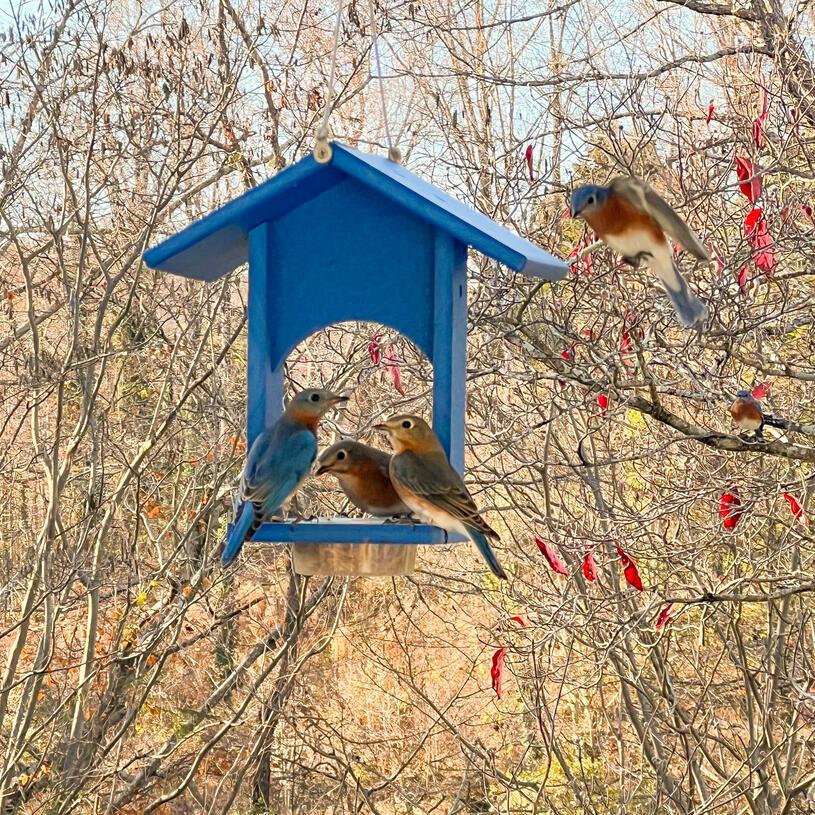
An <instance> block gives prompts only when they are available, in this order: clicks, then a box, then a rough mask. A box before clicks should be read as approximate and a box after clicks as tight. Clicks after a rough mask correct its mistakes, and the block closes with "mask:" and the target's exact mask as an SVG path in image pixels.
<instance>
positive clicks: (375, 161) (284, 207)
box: [144, 142, 567, 281]
mask: <svg viewBox="0 0 815 815" xmlns="http://www.w3.org/2000/svg"><path fill="white" fill-rule="evenodd" d="M332 152H333V155H332V158H331V161H330V162H329V163H327V164H318V163H317V162H316V161H315V160H314V159H313V158H312V157H311V156H308V157H306V158H304V159H302V160H301V161H299V162H298V163H297V164H294V165H292V166H291V167H288V168H287V169H285V170H283V171H281V172H279V173H278V174H277V175H275V176H274V177H273V178H270V179H269V180H268V181H265V182H264V183H263V184H260V185H259V186H257V187H255V188H254V189H252V190H249V192H247V193H245V194H244V195H242V196H241V197H240V198H237V199H235V200H234V201H231V202H230V203H228V204H226V205H224V206H222V207H221V208H220V209H217V210H216V211H215V212H213V213H211V214H210V215H207V216H205V217H203V218H201V219H200V220H198V221H196V222H194V223H193V224H191V225H190V226H188V227H187V228H186V229H184V230H182V231H181V232H179V233H177V234H176V235H174V236H173V237H171V238H168V239H167V240H166V241H164V242H163V243H160V244H159V245H158V246H154V247H153V248H152V249H150V250H149V251H147V252H146V253H145V255H144V259H145V262H146V263H147V265H148V266H150V267H152V268H154V269H160V270H162V271H165V272H171V273H173V274H178V275H183V276H184V277H191V278H195V279H197V280H208V281H209V280H216V279H217V278H219V277H221V276H223V275H225V274H227V272H231V271H232V270H233V269H235V268H236V267H238V266H240V265H241V264H242V263H245V262H246V261H247V259H248V246H249V241H248V233H249V230H251V229H252V228H253V227H255V226H257V225H258V224H261V223H263V222H268V221H274V220H276V219H277V218H279V217H280V216H281V215H283V214H285V213H286V212H289V211H291V210H293V209H295V208H296V207H299V206H300V205H302V204H304V203H306V202H307V201H308V200H310V199H311V198H314V197H315V196H317V195H320V194H321V193H323V192H325V190H327V189H328V188H329V187H332V186H334V185H336V184H339V183H341V182H342V181H345V180H346V179H347V178H349V177H350V178H352V179H354V180H355V181H356V182H358V183H360V184H362V185H364V186H367V187H370V188H371V189H372V190H375V191H376V192H378V193H380V194H381V195H383V196H384V197H385V198H387V199H390V200H391V201H393V202H394V203H395V204H396V205H398V206H401V207H404V208H405V209H406V210H409V211H410V212H411V213H413V214H414V215H416V216H417V217H419V218H421V219H423V220H425V221H428V222H430V223H431V224H433V225H434V226H435V227H436V228H438V229H442V230H444V231H446V232H448V233H449V234H450V235H451V236H452V237H454V238H455V239H456V240H457V241H459V242H460V243H463V244H466V245H468V246H472V247H473V248H474V249H476V250H478V251H479V252H481V253H482V254H484V255H487V257H490V258H493V259H494V260H497V261H498V262H500V263H503V264H504V265H506V266H508V267H509V268H510V269H512V270H514V271H516V272H522V273H523V274H525V275H529V276H531V277H541V278H544V279H545V280H561V279H563V278H564V277H565V276H566V273H567V266H566V265H565V264H564V263H563V262H562V261H560V260H557V259H556V258H554V257H553V256H552V255H550V254H549V253H548V252H545V251H544V250H543V249H541V248H540V247H538V246H535V245H534V244H532V243H530V242H529V241H527V240H524V239H523V238H521V237H519V236H518V235H516V234H514V233H513V232H510V231H509V230H508V229H506V228H505V227H503V226H501V225H500V224H497V223H496V222H495V221H493V220H491V219H490V218H488V217H487V216H486V215H483V214H482V213H480V212H477V211H476V210H474V209H472V208H471V207H468V206H466V205H465V204H462V203H461V202H460V201H457V200H456V199H455V198H452V197H451V196H449V195H447V193H445V192H442V191H441V190H439V189H437V188H436V187H434V186H433V185H431V184H428V183H427V182H426V181H422V179H421V178H419V177H418V176H415V175H414V174H413V173H411V172H409V171H408V170H406V169H405V168H404V167H402V166H400V165H399V164H395V163H394V162H392V161H390V160H389V159H387V158H384V157H381V156H376V155H371V154H368V153H360V152H359V151H357V150H353V149H351V148H350V147H345V146H344V145H341V144H337V143H336V142H334V143H333V144H332ZM315 228H317V229H318V228H319V224H315ZM303 239H304V240H311V239H312V238H310V237H309V236H304V237H303Z"/></svg>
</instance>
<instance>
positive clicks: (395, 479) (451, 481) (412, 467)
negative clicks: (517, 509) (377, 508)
mask: <svg viewBox="0 0 815 815" xmlns="http://www.w3.org/2000/svg"><path fill="white" fill-rule="evenodd" d="M374 427H375V428H376V429H377V430H384V431H385V432H386V433H387V434H388V435H389V436H390V440H391V445H392V446H393V450H394V455H393V457H392V458H391V464H390V477H391V482H392V483H393V486H394V488H395V490H396V492H397V493H398V495H399V497H400V498H401V499H402V501H404V502H405V504H407V506H408V507H410V509H411V511H412V512H413V513H414V514H415V515H416V516H417V517H418V518H419V519H420V520H422V521H424V522H425V523H429V524H433V525H434V526H438V527H441V528H442V529H444V530H445V531H447V532H454V533H457V534H460V535H466V536H467V537H468V538H469V539H470V540H471V541H472V542H473V543H474V544H475V545H476V547H477V548H478V551H479V552H480V553H481V555H482V557H483V558H484V560H486V561H487V565H488V566H489V567H490V569H491V570H492V573H493V574H494V575H495V576H496V577H499V578H501V579H502V580H506V579H507V575H506V572H505V571H504V570H503V568H502V567H501V564H500V563H499V562H498V558H497V557H496V556H495V552H493V551H492V547H491V546H490V543H489V539H492V540H498V533H497V532H496V531H495V530H494V529H492V528H491V527H490V525H489V524H488V523H487V522H486V521H485V520H484V519H483V518H482V517H481V515H480V514H479V512H478V507H476V505H475V502H474V501H473V499H472V496H471V495H470V493H469V492H468V491H467V487H466V486H464V481H462V479H461V476H460V475H459V474H458V473H457V472H456V471H455V470H454V469H453V467H452V466H451V464H450V462H449V460H448V459H447V455H446V454H445V452H444V448H443V447H442V446H441V442H440V441H439V439H438V436H436V434H435V433H434V432H433V430H432V429H431V428H430V427H429V425H428V424H427V422H426V421H425V420H424V419H422V418H421V417H419V416H412V415H410V414H400V415H398V416H391V418H390V419H388V420H387V421H385V422H383V423H382V424H378V425H374Z"/></svg>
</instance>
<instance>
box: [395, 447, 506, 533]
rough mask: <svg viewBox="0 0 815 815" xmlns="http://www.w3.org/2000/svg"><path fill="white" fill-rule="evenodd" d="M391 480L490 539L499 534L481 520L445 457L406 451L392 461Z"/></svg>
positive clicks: (459, 477)
mask: <svg viewBox="0 0 815 815" xmlns="http://www.w3.org/2000/svg"><path fill="white" fill-rule="evenodd" d="M391 480H394V481H396V483H397V484H398V485H399V486H401V487H403V488H404V489H406V490H408V491H410V492H412V493H413V494H414V495H416V496H418V497H419V498H423V499H424V500H426V501H428V502H429V503H431V504H433V506H436V507H438V508H439V509H441V510H442V511H443V512H446V513H447V514H448V515H452V516H453V517H454V518H456V519H457V520H459V521H461V522H462V523H463V524H465V525H466V526H469V527H472V528H473V529H476V530H478V531H479V532H483V533H484V534H485V535H487V536H488V537H490V538H497V537H498V533H497V532H496V531H495V530H494V529H493V528H492V527H491V526H489V524H487V522H486V521H485V520H484V519H483V518H482V517H481V515H480V514H479V512H478V507H477V506H476V505H475V501H473V499H472V497H471V496H470V493H469V492H468V491H467V487H466V486H465V485H464V482H463V481H462V480H461V476H460V475H459V474H458V473H457V472H456V471H455V470H454V469H453V468H452V467H451V466H450V462H448V461H447V458H446V456H444V454H430V455H423V456H419V455H417V454H416V453H413V452H410V451H406V452H404V453H399V455H396V456H394V457H393V459H392V462H391Z"/></svg>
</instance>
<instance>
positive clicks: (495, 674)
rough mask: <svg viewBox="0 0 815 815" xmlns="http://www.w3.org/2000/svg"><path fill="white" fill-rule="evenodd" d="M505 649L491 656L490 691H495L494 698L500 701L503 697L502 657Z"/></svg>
mask: <svg viewBox="0 0 815 815" xmlns="http://www.w3.org/2000/svg"><path fill="white" fill-rule="evenodd" d="M506 653H507V649H506V647H501V648H499V649H498V650H497V651H496V652H495V653H494V654H493V655H492V668H490V676H491V677H492V689H493V690H494V691H495V694H496V696H497V697H498V698H499V699H501V698H502V697H503V695H504V693H503V688H502V686H501V685H502V681H503V678H504V657H505V656H506Z"/></svg>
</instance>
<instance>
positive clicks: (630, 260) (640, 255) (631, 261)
mask: <svg viewBox="0 0 815 815" xmlns="http://www.w3.org/2000/svg"><path fill="white" fill-rule="evenodd" d="M652 257H653V255H652V254H651V253H650V252H637V254H636V255H634V256H633V257H628V256H626V257H623V260H624V261H625V262H626V263H627V264H628V265H629V266H633V267H634V268H635V269H639V267H640V263H642V261H644V260H648V259H649V258H652Z"/></svg>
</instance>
